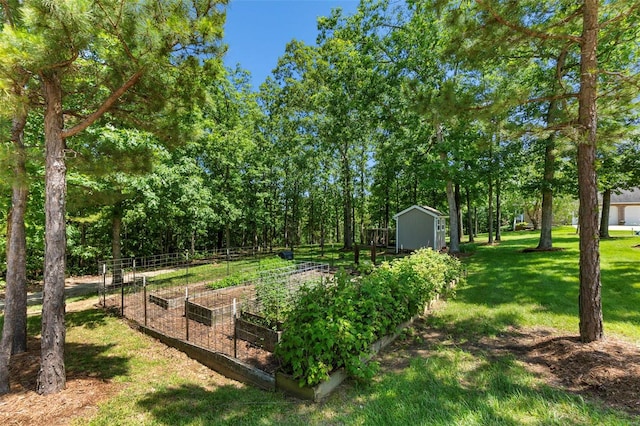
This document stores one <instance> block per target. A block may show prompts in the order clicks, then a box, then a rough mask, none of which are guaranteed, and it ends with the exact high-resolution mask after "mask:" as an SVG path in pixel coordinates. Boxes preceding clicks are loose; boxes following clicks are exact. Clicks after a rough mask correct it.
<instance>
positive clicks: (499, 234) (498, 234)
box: [496, 178, 502, 241]
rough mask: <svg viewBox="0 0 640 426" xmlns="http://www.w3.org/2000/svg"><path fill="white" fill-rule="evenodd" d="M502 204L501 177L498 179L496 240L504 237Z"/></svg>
mask: <svg viewBox="0 0 640 426" xmlns="http://www.w3.org/2000/svg"><path fill="white" fill-rule="evenodd" d="M501 224H502V206H501V205H500V178H498V179H496V241H500V240H501V239H502V230H501V229H500V225H501Z"/></svg>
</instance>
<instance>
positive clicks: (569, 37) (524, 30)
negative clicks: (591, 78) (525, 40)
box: [476, 0, 582, 43]
mask: <svg viewBox="0 0 640 426" xmlns="http://www.w3.org/2000/svg"><path fill="white" fill-rule="evenodd" d="M476 3H478V4H479V5H480V6H481V7H483V8H484V9H485V10H487V11H488V12H489V13H490V14H491V16H493V18H494V19H495V20H496V21H498V22H500V23H501V24H502V25H505V26H507V27H509V28H511V29H512V30H514V31H517V32H519V33H522V34H525V35H527V36H530V37H535V38H539V39H541V40H568V41H572V42H574V43H582V38H581V37H577V36H572V35H560V34H549V33H545V32H541V31H536V30H532V29H531V28H527V27H523V26H522V25H518V24H515V23H513V22H511V21H508V20H507V19H505V18H504V17H503V16H502V15H500V14H499V13H498V12H496V11H495V10H494V9H493V8H492V7H491V6H489V5H488V4H487V3H486V2H485V0H476ZM574 14H575V13H574ZM572 16H573V15H572Z"/></svg>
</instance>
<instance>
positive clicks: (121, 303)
mask: <svg viewBox="0 0 640 426" xmlns="http://www.w3.org/2000/svg"><path fill="white" fill-rule="evenodd" d="M120 315H122V316H123V317H124V280H122V281H120Z"/></svg>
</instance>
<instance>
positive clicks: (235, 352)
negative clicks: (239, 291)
mask: <svg viewBox="0 0 640 426" xmlns="http://www.w3.org/2000/svg"><path fill="white" fill-rule="evenodd" d="M236 319H237V315H236V298H235V297H234V298H233V357H234V358H238V333H237V329H238V328H237V327H236Z"/></svg>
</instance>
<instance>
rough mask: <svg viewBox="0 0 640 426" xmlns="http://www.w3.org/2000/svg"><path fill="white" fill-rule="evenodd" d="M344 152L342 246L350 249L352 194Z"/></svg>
mask: <svg viewBox="0 0 640 426" xmlns="http://www.w3.org/2000/svg"><path fill="white" fill-rule="evenodd" d="M346 149H348V148H345V152H344V153H343V154H342V168H343V171H342V172H343V182H344V209H343V211H344V218H343V219H344V248H345V249H351V248H352V247H353V239H352V236H353V235H352V232H353V229H352V214H353V211H352V206H353V196H352V194H351V170H350V167H349V159H348V157H347V154H346Z"/></svg>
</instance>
